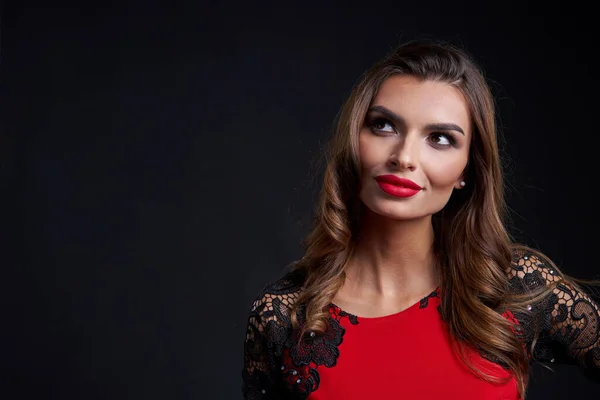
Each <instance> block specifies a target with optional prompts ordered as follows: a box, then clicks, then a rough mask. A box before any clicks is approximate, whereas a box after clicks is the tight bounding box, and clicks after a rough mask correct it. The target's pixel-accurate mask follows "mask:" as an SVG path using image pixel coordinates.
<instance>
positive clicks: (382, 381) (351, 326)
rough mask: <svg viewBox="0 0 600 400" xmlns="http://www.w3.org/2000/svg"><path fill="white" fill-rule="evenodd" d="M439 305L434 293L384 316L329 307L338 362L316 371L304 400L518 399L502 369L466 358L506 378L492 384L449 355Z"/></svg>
mask: <svg viewBox="0 0 600 400" xmlns="http://www.w3.org/2000/svg"><path fill="white" fill-rule="evenodd" d="M439 304H440V298H439V289H438V290H437V291H436V292H434V293H432V294H431V295H429V296H428V297H426V298H425V299H423V300H421V301H420V302H418V303H416V304H414V305H412V306H411V307H409V308H407V309H405V310H404V311H401V312H399V313H396V314H393V315H388V316H384V317H378V318H365V317H357V318H355V319H354V318H350V317H348V316H342V317H340V312H341V310H340V309H339V308H338V307H332V308H331V314H332V317H333V318H335V319H337V320H338V321H339V323H340V325H341V327H343V328H344V330H345V333H344V336H343V340H342V342H341V343H340V345H339V346H338V349H339V357H338V359H337V362H336V365H335V366H334V367H331V368H327V367H321V366H320V367H319V368H318V372H319V375H320V384H319V389H318V390H316V391H314V392H312V393H311V394H310V395H309V396H308V399H309V400H330V399H345V400H368V399H444V400H459V399H460V400H464V399H478V400H517V399H519V396H518V391H517V385H516V381H515V379H514V378H512V377H511V375H510V374H509V373H508V372H507V371H506V370H504V369H503V368H502V367H500V366H499V365H497V364H494V363H492V362H490V361H488V360H486V359H485V358H482V357H481V356H479V355H478V354H477V353H476V352H473V354H471V360H472V361H473V363H474V364H475V365H476V366H477V367H478V368H480V369H481V370H482V371H484V372H486V373H489V374H493V375H494V376H498V377H511V380H510V381H508V383H505V384H501V385H495V384H492V383H489V382H486V381H484V380H482V379H479V378H478V377H477V376H475V375H474V374H473V373H472V372H470V371H469V370H468V368H467V366H466V365H464V363H463V362H462V361H461V360H460V359H459V358H458V356H456V355H455V354H454V353H453V351H452V348H451V345H450V338H449V334H448V327H447V324H446V323H445V322H443V321H442V319H441V316H440V313H439V312H438V310H437V308H438V306H439ZM357 366H359V367H357Z"/></svg>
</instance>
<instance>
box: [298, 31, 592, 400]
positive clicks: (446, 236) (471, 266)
mask: <svg viewBox="0 0 600 400" xmlns="http://www.w3.org/2000/svg"><path fill="white" fill-rule="evenodd" d="M398 74H406V75H411V76H414V77H417V78H420V79H422V80H432V81H438V82H445V83H447V84H449V85H452V86H455V87H456V88H458V89H459V90H460V91H461V92H462V93H463V95H464V97H465V98H466V100H467V103H468V106H469V111H470V117H471V119H472V125H473V127H474V128H473V135H472V143H471V146H470V154H469V161H468V164H467V168H466V173H465V177H466V180H467V181H468V182H469V184H468V185H467V186H466V188H464V189H463V190H460V191H455V192H454V193H453V194H452V196H451V198H450V200H449V201H448V204H447V205H446V206H445V207H444V208H443V210H441V211H440V212H438V213H437V214H435V215H434V216H433V219H432V223H433V228H434V234H435V239H434V249H433V250H434V254H435V255H436V261H437V262H438V263H439V266H440V271H441V284H440V290H441V293H442V296H441V309H440V311H441V315H442V318H443V319H444V321H446V322H447V323H448V327H449V331H450V334H451V337H452V346H453V349H454V350H455V351H456V352H457V354H459V356H460V357H461V359H462V360H463V362H464V363H465V364H466V365H467V366H468V367H469V368H470V369H471V370H472V371H473V373H475V374H477V375H478V376H480V377H481V378H483V379H485V380H487V381H488V382H496V383H500V382H506V380H507V379H510V378H506V379H501V378H498V377H495V376H491V375H488V374H485V373H483V372H482V371H480V370H478V369H477V368H476V367H474V366H473V365H472V364H471V363H470V361H469V360H468V358H467V357H466V354H465V347H469V348H477V349H479V351H481V352H482V353H485V354H487V355H488V356H490V357H491V358H492V359H495V360H497V361H498V362H499V363H500V364H503V365H504V366H505V368H507V369H508V370H509V371H510V372H511V373H512V375H513V376H514V377H515V378H516V381H517V385H518V390H519V392H520V394H521V396H522V397H523V398H525V389H526V386H527V382H528V379H529V363H528V356H527V353H526V350H525V348H524V347H523V345H522V343H521V341H520V340H519V339H518V338H517V336H516V335H515V333H514V332H513V330H511V327H513V328H514V327H515V325H513V323H512V322H511V321H509V320H508V319H507V318H505V317H504V316H502V315H501V312H503V311H505V310H507V309H510V310H511V311H512V312H513V313H515V312H524V313H527V312H528V311H527V305H529V304H533V303H535V302H537V301H543V299H544V298H545V297H546V296H548V295H549V294H551V292H552V290H553V289H554V287H555V286H556V284H557V283H558V282H555V284H553V285H549V286H547V287H545V288H540V290H538V291H536V292H531V293H529V294H522V295H518V294H515V293H511V292H509V290H508V278H507V271H508V270H509V268H510V263H511V261H512V251H513V249H514V246H515V245H514V244H513V241H512V238H511V236H510V234H509V232H508V231H507V229H506V228H505V221H506V219H507V217H508V215H507V210H506V205H505V200H504V182H503V171H502V166H501V160H500V155H499V148H498V138H497V132H496V114H495V104H494V99H493V96H492V94H491V91H490V89H489V87H488V85H487V83H486V80H485V77H484V75H483V73H482V71H481V69H480V68H479V67H478V66H477V64H476V63H475V62H474V61H473V60H472V58H471V57H470V56H469V55H468V54H467V53H466V52H465V51H464V50H462V49H460V48H458V47H455V46H453V45H450V44H447V43H443V42H438V41H431V40H427V41H423V40H418V41H411V42H408V43H405V44H403V45H400V46H398V47H396V48H395V49H394V50H393V51H392V52H390V53H389V54H388V55H387V56H386V57H384V58H383V59H382V60H381V61H379V62H376V63H375V64H374V65H373V66H372V67H371V68H369V69H368V70H367V71H366V72H365V73H364V74H363V76H362V77H361V78H360V79H359V81H358V82H357V83H356V85H355V86H354V88H353V90H352V92H351V94H350V96H349V98H348V99H347V101H346V102H345V104H344V105H343V107H342V109H341V111H340V113H339V114H338V116H337V124H336V128H335V131H334V134H333V136H332V138H331V140H330V142H329V146H328V148H327V149H326V153H325V163H326V168H325V171H324V182H323V185H322V188H321V192H320V195H319V200H318V204H317V208H316V210H315V218H314V227H313V228H312V231H311V232H310V233H309V235H308V236H307V237H306V238H305V241H304V248H305V254H304V256H303V257H302V258H301V259H300V260H298V261H296V262H294V263H293V264H292V266H291V267H292V268H291V269H292V270H299V271H301V272H302V273H303V275H305V276H306V280H305V284H304V286H303V291H302V292H301V295H300V297H299V299H298V300H297V302H296V303H295V304H294V305H293V310H292V313H291V315H292V317H293V324H294V328H295V329H301V330H302V331H301V335H300V337H303V336H304V334H305V333H306V332H307V331H313V332H324V331H325V330H326V329H327V325H328V319H329V305H330V304H331V302H332V300H333V298H334V296H335V294H336V293H337V291H338V290H339V289H340V287H341V286H342V284H343V283H344V279H345V266H346V263H347V261H348V259H349V258H350V257H351V255H352V252H353V250H354V249H355V246H356V240H357V237H358V234H359V229H360V224H359V221H360V215H361V209H362V207H363V206H364V205H363V204H362V202H361V201H360V200H359V198H358V193H359V182H360V160H359V157H358V135H359V131H360V129H361V127H362V126H363V124H364V121H365V116H366V113H367V109H368V107H369V106H370V104H371V102H372V100H373V99H374V97H375V95H376V93H377V91H378V89H379V87H380V86H381V85H382V83H383V82H384V81H385V80H386V79H387V78H389V77H390V76H392V75H398ZM529 250H530V251H533V252H534V253H537V254H539V257H541V258H542V259H545V260H546V261H547V262H549V263H551V265H552V266H553V268H555V269H556V270H557V271H558V272H559V273H560V275H562V276H563V278H564V279H568V280H569V283H571V284H573V285H574V286H575V287H578V286H577V285H576V284H575V282H581V283H589V282H590V281H585V280H580V279H575V278H572V277H568V276H566V275H565V274H564V273H562V272H560V271H559V270H558V268H556V265H554V264H553V263H552V262H551V261H550V260H549V259H548V258H547V257H544V255H543V254H541V253H539V252H536V251H535V250H534V249H529ZM300 307H302V309H303V310H304V311H303V312H304V318H305V323H304V324H302V326H299V322H298V320H297V318H295V316H296V313H297V312H298V310H299V309H300ZM536 340H537V338H536ZM536 340H534V342H533V344H532V348H531V353H533V346H535V341H536Z"/></svg>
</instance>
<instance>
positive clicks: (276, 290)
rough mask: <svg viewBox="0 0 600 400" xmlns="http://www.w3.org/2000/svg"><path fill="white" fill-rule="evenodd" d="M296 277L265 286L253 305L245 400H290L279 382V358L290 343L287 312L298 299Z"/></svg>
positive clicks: (246, 350)
mask: <svg viewBox="0 0 600 400" xmlns="http://www.w3.org/2000/svg"><path fill="white" fill-rule="evenodd" d="M299 277H300V278H301V276H300V275H299V274H294V273H288V274H286V275H285V276H284V277H283V278H281V279H280V280H278V281H277V282H275V283H272V284H270V285H268V286H267V287H266V288H265V289H264V290H263V292H262V294H261V295H260V296H258V298H257V299H256V300H255V301H254V303H253V304H252V308H251V310H250V313H249V316H248V325H247V329H246V338H245V341H244V367H243V370H242V393H243V395H244V399H245V400H258V399H260V400H267V399H269V400H270V399H282V398H286V399H287V398H290V396H289V394H288V393H287V392H286V388H285V386H284V385H283V382H282V380H281V374H280V372H281V370H280V369H279V368H280V367H281V356H282V352H283V349H284V347H285V344H286V342H287V341H288V340H289V337H290V332H291V329H292V323H291V319H290V316H289V312H290V309H291V306H292V304H293V303H294V302H295V300H296V299H297V298H298V296H299V293H300V287H299V283H298V279H299Z"/></svg>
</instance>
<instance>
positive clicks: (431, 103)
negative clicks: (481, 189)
mask: <svg viewBox="0 0 600 400" xmlns="http://www.w3.org/2000/svg"><path fill="white" fill-rule="evenodd" d="M470 121H471V120H470V116H469V111H468V106H467V102H466V100H465V99H464V97H463V95H462V93H461V92H460V91H459V90H458V89H457V88H455V87H453V86H450V85H449V84H447V83H441V82H435V81H420V80H418V79H417V78H415V77H412V76H407V75H395V76H392V77H390V78H388V79H387V80H386V81H385V82H384V83H383V85H382V86H381V88H380V90H379V92H378V94H377V96H376V97H375V98H374V99H373V102H372V103H371V106H370V108H369V111H368V112H367V116H366V118H365V123H364V125H363V127H362V128H361V130H360V135H359V156H360V162H361V189H360V198H361V200H362V201H363V203H364V204H365V205H366V206H367V207H368V208H370V209H371V210H372V211H373V212H375V213H377V214H380V215H383V216H387V217H390V218H394V219H399V220H406V219H414V218H420V217H425V216H430V215H433V214H435V213H436V212H438V211H440V210H441V209H442V208H444V206H445V205H446V203H447V202H448V200H449V199H450V195H451V194H452V191H453V190H454V189H461V186H460V182H461V180H462V174H463V172H464V170H465V167H466V165H467V160H468V156H469V145H470V142H471V134H472V133H471V122H470ZM395 177H398V178H404V179H408V180H410V181H412V182H414V183H415V184H416V185H417V186H418V187H414V188H411V187H410V182H398V181H394V178H395ZM466 184H467V185H468V184H469V182H466Z"/></svg>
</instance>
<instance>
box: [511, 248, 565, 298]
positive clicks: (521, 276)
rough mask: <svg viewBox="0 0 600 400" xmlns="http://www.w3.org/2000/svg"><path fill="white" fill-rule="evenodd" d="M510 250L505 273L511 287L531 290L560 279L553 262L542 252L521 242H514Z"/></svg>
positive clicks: (519, 289)
mask: <svg viewBox="0 0 600 400" xmlns="http://www.w3.org/2000/svg"><path fill="white" fill-rule="evenodd" d="M511 250H512V251H511V252H512V260H511V262H510V265H509V266H508V267H507V269H506V273H507V276H508V280H509V285H510V287H511V288H512V289H514V290H518V291H521V290H523V289H529V290H532V289H537V288H542V287H546V286H548V285H551V284H553V283H554V282H557V281H559V280H561V279H562V278H561V276H560V272H559V270H558V268H557V267H556V265H555V264H554V262H553V261H552V260H551V259H550V258H549V257H548V256H547V255H545V254H544V253H543V252H541V251H539V250H536V249H533V248H531V247H528V246H525V245H521V244H514V245H513V246H512V249H511Z"/></svg>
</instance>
